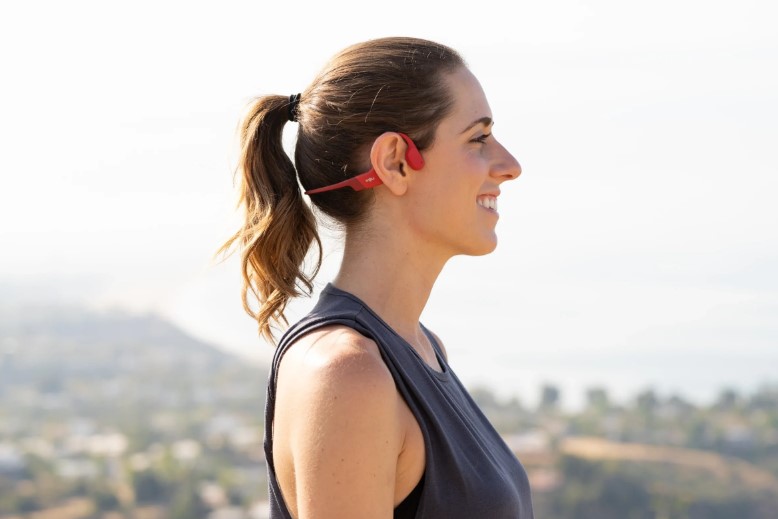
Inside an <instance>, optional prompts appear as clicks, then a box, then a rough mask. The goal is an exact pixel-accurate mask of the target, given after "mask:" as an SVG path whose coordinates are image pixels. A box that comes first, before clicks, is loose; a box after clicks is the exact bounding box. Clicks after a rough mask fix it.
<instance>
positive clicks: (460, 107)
mask: <svg viewBox="0 0 778 519" xmlns="http://www.w3.org/2000/svg"><path fill="white" fill-rule="evenodd" d="M445 81H446V84H447V86H448V88H449V91H450V92H451V94H452V96H453V99H454V105H453V109H452V111H451V113H450V114H449V115H448V116H447V117H446V118H444V119H443V120H442V121H441V123H440V124H439V126H438V128H437V129H436V132H435V139H434V141H433V144H432V146H431V147H429V148H428V149H426V150H424V151H423V152H422V154H423V156H424V167H423V168H422V169H421V170H419V171H418V172H415V173H414V174H413V180H412V182H413V188H412V189H410V190H409V191H408V193H407V194H408V197H409V199H408V202H409V203H408V205H407V212H406V214H407V218H408V224H409V225H411V226H412V227H413V229H414V231H415V232H416V233H418V234H419V235H421V236H422V237H423V239H424V240H425V241H426V242H427V243H428V244H429V245H431V246H433V247H435V248H438V249H439V250H440V252H441V254H444V255H446V256H449V257H450V256H454V255H458V254H465V255H473V256H477V255H482V254H487V253H489V252H492V251H493V250H494V249H495V247H496V246H497V235H496V232H495V226H496V224H497V220H498V218H499V213H498V211H497V200H498V197H499V195H500V186H501V184H502V183H503V182H505V181H508V180H513V179H515V178H517V177H518V176H519V175H520V174H521V166H520V165H519V163H518V161H517V160H516V159H515V158H514V157H513V155H511V153H510V152H509V151H508V150H506V149H505V148H504V147H503V146H502V144H500V142H499V141H498V140H497V138H496V137H495V136H494V134H493V132H492V125H493V119H492V112H491V109H490V108H489V103H488V102H487V100H486V95H485V94H484V91H483V89H482V88H481V85H480V83H479V82H478V80H477V79H476V78H475V76H474V75H473V74H472V73H471V72H470V71H469V70H467V69H466V68H461V69H458V70H457V71H456V72H454V73H451V74H447V75H446V76H445Z"/></svg>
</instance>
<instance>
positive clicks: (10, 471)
mask: <svg viewBox="0 0 778 519" xmlns="http://www.w3.org/2000/svg"><path fill="white" fill-rule="evenodd" d="M365 9H366V7H365V6H364V4H361V3H358V2H355V1H354V2H352V1H343V2H335V3H327V4H326V5H325V4H321V5H320V4H314V3H302V4H299V3H298V4H296V7H295V8H294V9H292V10H291V11H293V12H290V9H289V8H288V6H285V5H263V4H260V3H258V2H249V1H236V2H229V3H224V4H222V5H219V6H218V7H217V6H216V5H215V4H214V5H212V4H206V3H198V2H194V3H192V2H187V3H184V2H176V1H171V2H163V3H160V2H147V1H143V0H141V1H140V2H135V3H133V4H131V5H130V4H128V5H123V6H118V5H110V4H106V3H100V2H95V1H75V2H71V3H68V4H61V3H56V2H51V1H44V2H37V3H25V4H13V5H10V4H9V5H4V6H3V7H0V44H2V48H3V49H6V50H5V51H4V52H3V60H2V67H3V75H4V78H6V79H5V80H4V81H3V84H2V85H0V113H2V117H1V118H0V139H2V142H3V146H2V152H0V518H2V519H10V518H12V517H13V518H21V517H24V518H27V517H29V518H58V519H59V518H63V519H67V518H74V519H75V518H121V517H133V518H135V517H137V518H158V517H174V518H184V517H187V518H190V517H191V518H196V517H211V518H217V519H229V518H233V517H234V518H260V517H264V514H265V513H266V505H265V504H264V500H265V498H266V480H265V466H264V456H263V452H262V445H261V438H262V431H263V426H264V424H263V423H262V422H263V411H264V409H263V405H264V391H265V382H266V374H267V363H268V360H269V358H270V356H271V355H272V351H273V349H272V346H271V345H269V344H267V343H264V342H262V341H261V340H260V339H259V338H258V337H257V334H256V328H255V325H254V324H253V323H252V321H251V320H250V319H249V318H248V317H247V316H246V315H245V314H244V313H243V310H242V308H241V306H240V300H239V290H240V276H239V271H238V270H239V269H238V265H237V262H236V260H235V258H228V259H227V260H225V261H223V262H219V261H216V260H214V258H213V253H214V251H215V250H216V249H217V248H218V247H219V245H220V244H221V243H222V242H223V241H224V240H225V239H226V238H227V237H228V236H229V235H230V233H231V232H233V231H234V230H235V228H236V227H237V225H238V221H239V215H237V214H236V213H235V211H234V200H235V193H234V186H233V170H234V166H235V156H236V153H235V151H236V141H235V129H236V126H237V123H238V120H239V118H240V115H241V114H242V112H243V110H244V108H245V106H246V104H247V103H248V102H249V101H250V99H251V98H252V97H253V96H256V95H260V94H264V93H273V94H282V95H289V94H291V93H296V92H299V91H301V90H303V89H304V88H305V86H306V85H307V84H308V83H309V82H310V80H311V79H312V77H313V76H314V74H315V73H316V71H317V70H318V69H319V68H320V67H321V66H322V65H323V64H324V63H325V62H326V61H327V59H329V57H330V56H331V55H332V54H334V53H335V52H337V51H338V50H340V49H341V48H343V47H344V46H346V45H348V44H351V43H353V42H356V41H360V40H364V39H369V38H374V37H380V36H388V35H413V36H420V37H425V38H429V39H433V40H439V41H441V42H443V43H446V44H449V45H451V46H453V47H454V48H456V49H457V50H459V51H460V52H461V53H462V54H463V55H464V57H465V59H466V60H467V61H468V63H469V64H470V66H471V68H472V70H473V71H474V73H475V74H476V75H477V76H478V77H479V79H480V80H481V83H482V84H483V87H484V90H485V91H486V93H487V96H488V98H489V101H490V104H491V107H492V110H493V113H494V115H495V120H496V126H495V131H497V132H498V133H497V135H498V136H499V138H500V140H501V142H503V144H505V145H506V147H508V148H509V149H510V150H511V151H512V152H513V153H514V155H516V157H517V158H518V159H519V161H520V162H521V163H522V166H523V170H524V172H523V174H522V176H521V178H520V179H519V180H517V181H516V182H513V183H511V184H510V185H506V186H505V189H504V190H503V194H502V195H501V197H500V216H501V218H500V223H499V225H498V235H499V238H500V244H499V246H498V249H497V251H496V252H495V253H493V254H491V255H489V256H486V257H481V258H454V259H453V260H452V261H451V262H450V264H449V265H447V267H446V269H445V270H444V272H443V274H442V276H441V278H440V279H439V282H438V284H437V286H436V288H435V291H434V292H433V294H432V298H431V300H430V302H429V305H428V308H427V309H426V310H425V314H424V315H423V320H424V323H425V324H426V325H427V326H429V327H430V328H432V329H433V330H435V332H436V333H437V334H438V335H440V336H441V337H442V339H443V341H444V342H445V343H446V348H447V350H448V353H449V357H450V363H451V365H452V367H453V368H454V370H455V371H456V372H457V374H458V375H459V377H460V378H461V379H462V380H463V381H464V382H465V383H466V385H468V386H469V387H470V388H471V390H472V391H473V393H474V395H475V396H476V398H477V400H478V401H479V403H480V404H481V405H482V407H483V408H484V410H485V412H486V413H487V415H488V416H489V417H490V419H491V420H492V422H493V423H494V424H495V426H496V427H497V428H498V430H499V431H500V432H501V433H502V434H503V435H504V436H505V438H506V441H508V443H509V444H510V445H511V446H512V448H513V449H514V451H515V452H516V453H517V455H518V456H519V458H520V459H521V460H522V462H523V463H524V464H525V466H526V467H527V469H528V471H529V473H530V476H531V479H532V486H533V491H534V494H533V497H534V499H535V504H536V516H537V517H538V518H539V519H541V518H545V517H554V518H560V519H566V518H584V517H586V518H592V517H597V518H606V519H607V518H611V517H613V518H615V517H619V518H623V517H629V518H644V517H645V518H651V519H664V518H695V519H696V518H718V517H722V518H724V517H726V518H738V519H740V518H774V517H776V516H778V512H776V510H778V501H777V499H778V497H777V496H778V483H776V480H777V478H778V369H777V368H776V366H778V319H777V318H776V316H778V240H776V238H775V237H776V236H778V204H775V195H776V193H778V155H776V153H775V143H776V142H778V124H776V121H778V37H777V36H776V35H775V30H774V25H775V24H774V20H775V19H776V18H777V17H778V8H777V7H776V6H775V5H774V4H773V3H770V2H768V1H766V0H745V1H743V2H739V3H737V4H736V5H735V4H733V3H731V2H724V1H721V2H719V1H713V2H710V1H709V2H701V1H697V0H694V1H690V2H684V3H678V2H670V1H664V0H661V1H658V2H653V3H651V4H650V5H645V6H643V5H641V6H637V5H630V4H627V3H623V2H617V1H615V0H598V1H594V0H592V1H583V2H578V1H572V0H571V1H563V2H561V3H554V4H550V3H549V4H540V3H537V2H533V3H529V2H518V3H516V4H515V5H514V6H512V7H511V8H510V9H508V8H506V7H502V6H499V5H490V6H472V5H469V6H456V5H453V4H450V3H444V2H438V1H432V2H425V3H423V4H422V3H418V2H417V3H410V2H404V1H403V2H400V3H399V4H397V5H396V8H395V9H391V10H386V11H385V12H382V14H381V16H372V15H370V16H368V14H367V13H366V11H365ZM409 13H410V14H412V16H411V15H409ZM294 130H295V128H294V125H291V124H290V126H289V131H288V132H287V133H286V134H285V142H286V144H287V146H288V147H289V149H290V150H291V147H292V145H293V141H294ZM324 239H325V249H326V251H327V255H326V257H325V262H324V265H323V268H322V271H321V273H320V275H319V277H318V278H317V285H316V289H315V291H314V294H313V296H314V298H313V299H306V298H303V299H300V300H299V301H296V302H295V303H294V304H293V305H291V306H290V308H289V311H288V317H289V319H290V321H294V320H295V319H297V318H299V317H301V316H302V315H304V313H305V312H307V310H308V309H309V308H310V307H311V306H312V304H313V301H314V300H315V297H316V296H317V294H318V291H319V290H320V289H321V288H322V287H323V286H324V284H325V283H326V282H327V281H328V280H329V279H331V277H332V276H333V275H334V272H335V271H336V269H337V265H338V260H339V241H338V236H337V233H333V232H326V233H325V238H324Z"/></svg>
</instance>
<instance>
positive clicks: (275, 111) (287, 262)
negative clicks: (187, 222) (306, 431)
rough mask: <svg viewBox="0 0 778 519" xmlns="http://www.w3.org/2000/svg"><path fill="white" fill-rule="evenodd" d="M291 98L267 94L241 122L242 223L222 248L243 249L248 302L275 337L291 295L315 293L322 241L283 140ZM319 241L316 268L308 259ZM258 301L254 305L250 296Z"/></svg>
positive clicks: (264, 330) (261, 328)
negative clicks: (309, 267) (274, 328)
mask: <svg viewBox="0 0 778 519" xmlns="http://www.w3.org/2000/svg"><path fill="white" fill-rule="evenodd" d="M289 107H290V99H289V98H287V97H283V96H264V97H261V98H259V99H257V100H256V101H255V102H254V103H253V104H252V105H251V107H250V109H249V113H248V115H247V116H246V117H245V119H244V120H243V122H242V123H241V126H240V160H239V164H238V174H239V176H240V189H239V192H240V195H239V201H238V205H239V207H240V208H242V209H243V211H244V214H245V220H244V222H243V226H242V227H241V228H240V229H239V230H238V232H236V233H235V234H234V235H233V236H232V237H231V238H230V239H229V240H227V242H226V243H225V244H224V245H222V247H221V248H220V249H219V253H225V252H229V251H230V250H231V249H233V247H237V248H238V249H239V250H240V252H241V260H242V262H241V266H242V268H241V271H242V275H243V288H242V290H241V296H242V299H243V308H244V309H245V310H246V312H247V313H248V314H249V315H250V316H252V317H253V318H254V319H256V320H257V323H258V324H259V333H260V335H262V336H263V337H265V338H267V339H268V340H270V341H271V342H272V341H274V337H273V332H272V326H273V325H275V324H277V323H284V324H288V323H287V320H286V318H285V317H284V310H285V309H286V305H287V303H288V302H289V300H290V299H292V298H293V297H297V296H300V295H303V294H304V293H307V294H310V292H311V290H312V289H313V278H314V277H315V276H316V273H317V272H318V270H319V267H321V261H322V246H321V240H320V239H319V235H318V233H317V231H316V220H315V218H314V216H313V213H312V212H311V210H310V208H309V207H308V206H307V205H306V204H305V202H304V201H303V195H302V193H301V191H300V187H299V185H298V183H297V175H296V173H295V168H294V166H293V165H292V161H291V160H290V159H289V157H288V156H287V155H286V153H285V152H284V150H283V146H282V143H281V136H282V133H283V129H284V124H285V123H286V121H288V120H289V112H288V110H289ZM314 242H315V243H316V246H317V249H318V258H317V261H316V264H315V268H314V269H313V272H312V273H311V274H310V275H308V274H306V273H305V271H304V270H303V268H302V267H303V261H304V260H305V256H306V255H307V253H308V250H309V249H310V247H311V244H312V243H314ZM253 300H256V302H257V303H258V304H259V306H258V308H257V309H256V310H254V309H253V308H252V305H251V302H252V301H253Z"/></svg>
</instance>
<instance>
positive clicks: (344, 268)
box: [333, 232, 448, 349]
mask: <svg viewBox="0 0 778 519" xmlns="http://www.w3.org/2000/svg"><path fill="white" fill-rule="evenodd" d="M412 241H414V240H408V239H404V237H403V236H401V235H399V234H397V233H395V234H392V233H391V232H389V233H379V234H372V235H370V236H365V235H364V234H360V235H357V236H355V235H353V234H349V235H347V237H346V243H345V249H344V251H343V262H342V263H341V268H340V271H339V272H338V275H337V277H336V278H335V280H334V281H333V284H334V285H335V286H336V287H338V288H340V289H342V290H345V291H347V292H350V293H352V294H354V295H355V296H357V297H359V298H360V299H361V300H362V301H364V302H365V303H366V304H367V305H368V306H369V307H370V308H371V309H372V310H373V311H374V312H376V313H377V314H378V315H379V316H381V319H383V320H384V321H386V323H387V324H388V325H389V326H391V327H392V328H393V329H394V330H395V331H396V332H397V333H398V334H399V335H400V336H401V337H403V338H404V339H405V340H406V341H408V343H410V344H411V345H412V346H413V347H414V348H417V349H426V348H427V346H426V345H427V344H428V342H427V340H426V338H425V337H424V334H423V332H422V331H421V329H420V327H419V317H420V316H421V313H422V311H423V310H424V307H425V306H426V304H427V300H428V299H429V296H430V293H431V291H432V286H433V285H434V284H435V281H436V279H437V278H438V275H439V274H440V272H441V270H442V269H443V265H445V263H446V261H447V260H448V257H445V256H444V255H441V254H439V253H438V254H437V256H436V255H435V254H434V251H431V250H425V248H424V247H423V246H419V244H418V243H412ZM436 257H437V260H436V259H435V258H436Z"/></svg>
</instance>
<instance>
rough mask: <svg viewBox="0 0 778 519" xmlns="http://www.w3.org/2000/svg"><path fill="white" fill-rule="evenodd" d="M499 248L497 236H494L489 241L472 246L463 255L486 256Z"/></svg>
mask: <svg viewBox="0 0 778 519" xmlns="http://www.w3.org/2000/svg"><path fill="white" fill-rule="evenodd" d="M496 248H497V236H492V237H491V239H489V240H482V241H480V242H479V243H474V244H471V246H470V247H468V248H467V249H466V250H464V251H462V254H464V255H466V256H485V255H487V254H490V253H492V252H494V249H496Z"/></svg>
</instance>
